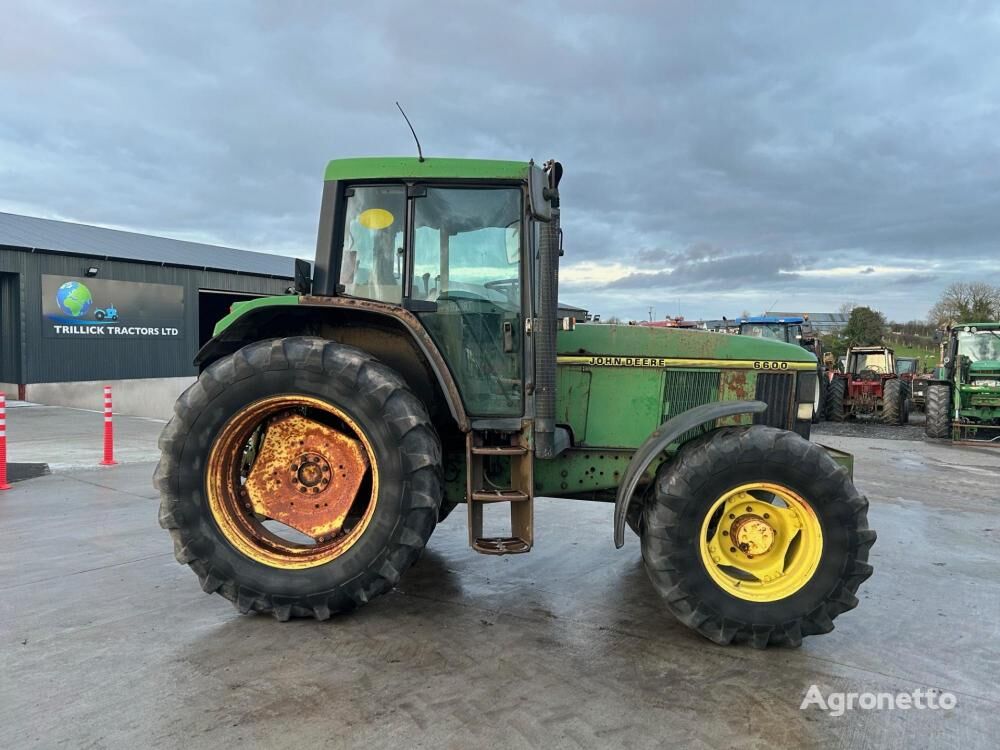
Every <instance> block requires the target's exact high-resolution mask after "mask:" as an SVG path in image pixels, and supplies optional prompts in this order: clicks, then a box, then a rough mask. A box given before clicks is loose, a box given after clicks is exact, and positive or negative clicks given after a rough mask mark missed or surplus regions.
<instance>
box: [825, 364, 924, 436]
mask: <svg viewBox="0 0 1000 750" xmlns="http://www.w3.org/2000/svg"><path fill="white" fill-rule="evenodd" d="M909 395H910V394H909V388H908V387H907V383H906V381H904V380H902V379H901V378H900V377H899V375H897V374H896V364H895V355H894V354H893V351H892V349H890V348H888V347H885V346H855V347H851V348H850V349H848V350H847V367H846V368H845V372H838V373H834V376H833V378H832V379H831V380H830V384H829V386H828V387H827V391H826V418H827V419H828V420H829V421H831V422H843V421H844V420H846V419H848V418H849V417H852V416H853V417H856V418H858V419H877V420H879V421H880V422H882V423H883V424H894V425H901V424H906V423H907V422H908V421H909V419H910V401H909Z"/></svg>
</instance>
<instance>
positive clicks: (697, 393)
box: [663, 370, 719, 419]
mask: <svg viewBox="0 0 1000 750" xmlns="http://www.w3.org/2000/svg"><path fill="white" fill-rule="evenodd" d="M664 394H665V399H664V404H663V416H664V417H665V418H667V419H669V418H670V417H673V416H675V415H677V414H680V413H681V412H683V411H687V410H688V409H691V408H693V407H695V406H701V405H702V404H708V403H711V402H713V401H718V400H719V372H718V371H717V370H716V371H715V372H713V371H711V370H698V371H691V370H670V371H668V372H667V382H666V384H665V388H664Z"/></svg>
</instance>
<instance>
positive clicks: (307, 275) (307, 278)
mask: <svg viewBox="0 0 1000 750" xmlns="http://www.w3.org/2000/svg"><path fill="white" fill-rule="evenodd" d="M293 291H294V293H295V294H311V293H312V264H311V263H310V262H309V261H307V260H302V259H301V258H296V259H295V286H294V287H293Z"/></svg>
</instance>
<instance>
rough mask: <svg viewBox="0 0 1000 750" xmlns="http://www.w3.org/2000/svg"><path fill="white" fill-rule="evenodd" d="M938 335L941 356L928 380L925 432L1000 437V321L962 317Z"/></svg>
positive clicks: (967, 437)
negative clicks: (971, 320) (965, 321)
mask: <svg viewBox="0 0 1000 750" xmlns="http://www.w3.org/2000/svg"><path fill="white" fill-rule="evenodd" d="M938 338H939V339H940V341H941V343H943V347H942V359H941V365H940V366H939V367H938V368H937V369H936V370H935V371H934V375H933V377H932V379H931V380H930V381H929V382H928V385H927V396H926V407H925V410H926V413H927V421H926V423H925V426H924V431H925V433H926V434H927V436H928V437H933V438H954V439H955V440H977V441H980V440H981V441H987V442H998V441H1000V323H960V324H958V325H955V326H952V327H951V328H949V329H947V330H946V331H944V332H943V333H941V334H939V337H938Z"/></svg>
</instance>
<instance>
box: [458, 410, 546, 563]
mask: <svg viewBox="0 0 1000 750" xmlns="http://www.w3.org/2000/svg"><path fill="white" fill-rule="evenodd" d="M517 438H518V435H517V434H515V433H492V432H491V433H482V432H477V431H475V430H474V431H472V432H470V433H469V434H468V437H467V438H466V466H467V467H468V471H467V472H466V488H465V490H466V492H465V497H466V504H467V505H468V506H469V545H470V546H471V547H472V548H473V549H474V550H476V552H481V553H482V554H484V555H516V554H522V553H524V552H528V551H530V550H531V545H532V541H533V536H534V531H533V529H534V507H533V505H534V497H535V493H534V489H535V488H534V471H533V465H534V464H533V462H532V455H531V453H530V451H528V449H527V448H525V447H524V446H522V445H517V444H515V441H516V440H517ZM505 462H506V463H509V468H510V480H509V486H506V487H497V486H494V485H495V483H496V482H497V481H498V480H497V476H495V475H497V474H499V472H496V471H493V472H488V471H487V467H488V466H489V467H492V468H493V469H496V468H497V467H498V465H500V466H501V467H502V465H503V463H505ZM491 503H508V504H509V505H510V534H511V535H510V536H504V537H487V536H483V510H484V509H485V507H486V506H487V505H488V504H491Z"/></svg>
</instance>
